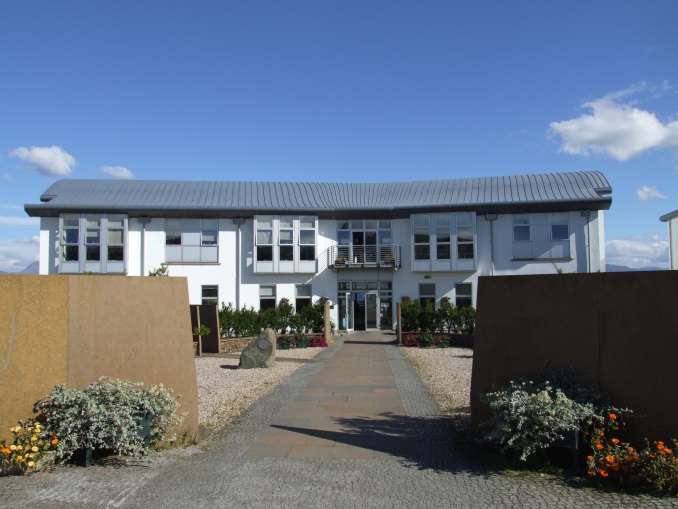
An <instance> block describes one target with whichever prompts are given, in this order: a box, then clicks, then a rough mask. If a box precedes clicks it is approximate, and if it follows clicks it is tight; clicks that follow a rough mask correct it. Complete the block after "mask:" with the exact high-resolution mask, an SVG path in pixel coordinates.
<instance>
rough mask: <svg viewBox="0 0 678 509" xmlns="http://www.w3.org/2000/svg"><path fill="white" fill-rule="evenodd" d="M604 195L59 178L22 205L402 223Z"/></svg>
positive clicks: (582, 179) (432, 183) (562, 186)
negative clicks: (438, 214)
mask: <svg viewBox="0 0 678 509" xmlns="http://www.w3.org/2000/svg"><path fill="white" fill-rule="evenodd" d="M611 192H612V189H611V187H610V184H609V183H608V181H607V179H606V178H605V177H604V176H603V174H602V173H600V172H595V171H594V172H574V173H548V174H535V175H515V176H505V177H481V178H464V179H447V180H419V181H414V182H383V183H371V184H370V183H354V184H347V183H320V182H315V183H312V182H192V181H174V180H72V179H66V180H59V181H57V182H55V183H54V184H52V185H51V186H50V187H49V189H47V191H45V193H44V194H43V195H42V196H41V197H40V200H41V201H42V202H43V203H41V204H34V205H33V204H27V205H25V207H24V208H25V210H26V212H27V213H28V215H29V216H38V217H47V216H57V215H59V214H60V213H62V212H92V213H126V214H128V215H130V216H131V217H135V216H139V215H145V216H153V217H237V216H252V215H254V214H265V213H290V214H291V213H304V214H311V215H318V216H319V217H326V218H329V217H336V218H350V217H365V216H366V215H367V214H369V217H384V218H386V217H390V218H396V217H407V216H408V215H409V214H412V213H416V212H427V211H430V212H435V211H442V210H450V211H454V210H474V211H476V212H478V213H485V212H495V213H507V212H530V211H565V210H583V209H591V210H604V209H609V208H610V204H611V203H612V198H611V197H610V196H609V194H610V193H611Z"/></svg>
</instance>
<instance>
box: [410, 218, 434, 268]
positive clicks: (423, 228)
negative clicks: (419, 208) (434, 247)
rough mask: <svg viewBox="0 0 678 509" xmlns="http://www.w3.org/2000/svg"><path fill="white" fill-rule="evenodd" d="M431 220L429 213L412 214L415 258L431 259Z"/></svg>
mask: <svg viewBox="0 0 678 509" xmlns="http://www.w3.org/2000/svg"><path fill="white" fill-rule="evenodd" d="M429 221H430V219H429V215H428V214H415V215H413V216H412V227H413V233H414V259H415V260H430V259H431V244H430V233H429Z"/></svg>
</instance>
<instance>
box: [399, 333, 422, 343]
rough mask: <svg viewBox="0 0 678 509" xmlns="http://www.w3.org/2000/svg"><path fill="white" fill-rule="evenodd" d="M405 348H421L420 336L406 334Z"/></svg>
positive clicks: (404, 337) (404, 339)
mask: <svg viewBox="0 0 678 509" xmlns="http://www.w3.org/2000/svg"><path fill="white" fill-rule="evenodd" d="M403 345H404V346H419V334H405V335H404V336H403Z"/></svg>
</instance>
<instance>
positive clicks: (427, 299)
mask: <svg viewBox="0 0 678 509" xmlns="http://www.w3.org/2000/svg"><path fill="white" fill-rule="evenodd" d="M424 287H430V288H428V289H427V290H429V291H428V292H422V289H423V288H424ZM418 289H419V290H418V291H419V304H421V305H422V306H423V307H424V306H426V305H427V304H428V303H431V304H432V305H433V309H435V308H436V284H435V283H419V286H418ZM431 289H432V290H433V292H432V293H431V291H430V290H431Z"/></svg>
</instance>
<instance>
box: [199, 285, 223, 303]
mask: <svg viewBox="0 0 678 509" xmlns="http://www.w3.org/2000/svg"><path fill="white" fill-rule="evenodd" d="M211 290H214V291H216V298H210V296H205V291H211ZM211 301H214V302H211ZM200 303H201V304H202V305H203V306H205V305H217V306H218V305H219V285H202V286H201V287H200Z"/></svg>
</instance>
